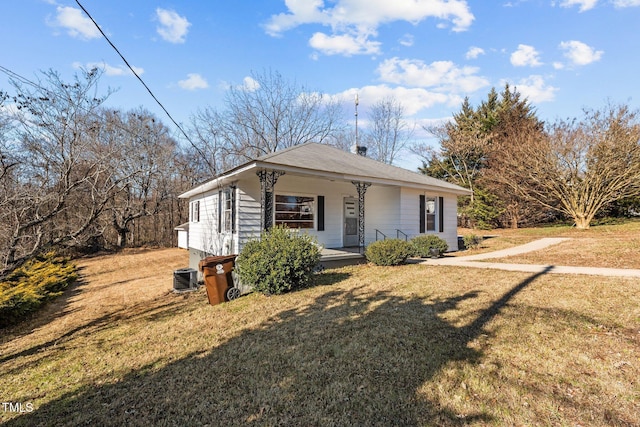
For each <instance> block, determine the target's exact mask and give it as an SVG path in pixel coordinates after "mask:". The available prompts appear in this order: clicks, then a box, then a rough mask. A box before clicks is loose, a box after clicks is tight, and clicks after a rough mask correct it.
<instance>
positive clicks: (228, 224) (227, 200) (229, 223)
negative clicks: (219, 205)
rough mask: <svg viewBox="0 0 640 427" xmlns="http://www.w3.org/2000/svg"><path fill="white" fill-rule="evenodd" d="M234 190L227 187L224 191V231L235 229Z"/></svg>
mask: <svg viewBox="0 0 640 427" xmlns="http://www.w3.org/2000/svg"><path fill="white" fill-rule="evenodd" d="M233 201H234V200H233V191H232V190H231V189H227V190H225V191H224V207H223V218H224V219H223V222H224V231H226V232H230V231H233V229H234V228H235V227H234V224H233V220H234V219H235V218H234V215H233V204H234V203H233Z"/></svg>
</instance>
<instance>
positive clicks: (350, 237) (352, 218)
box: [343, 197, 360, 248]
mask: <svg viewBox="0 0 640 427" xmlns="http://www.w3.org/2000/svg"><path fill="white" fill-rule="evenodd" d="M359 228H360V227H358V199H354V198H353V197H345V198H344V238H343V246H344V247H345V248H348V247H352V246H358V245H359V244H360V234H359V232H358V230H359Z"/></svg>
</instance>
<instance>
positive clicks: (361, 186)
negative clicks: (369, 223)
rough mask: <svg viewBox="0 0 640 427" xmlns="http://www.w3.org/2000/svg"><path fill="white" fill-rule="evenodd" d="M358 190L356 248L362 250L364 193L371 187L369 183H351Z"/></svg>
mask: <svg viewBox="0 0 640 427" xmlns="http://www.w3.org/2000/svg"><path fill="white" fill-rule="evenodd" d="M351 183H352V184H353V185H355V186H356V190H358V240H359V241H358V247H359V248H360V252H362V251H363V250H364V193H365V192H366V191H367V188H369V186H371V183H370V182H360V181H351Z"/></svg>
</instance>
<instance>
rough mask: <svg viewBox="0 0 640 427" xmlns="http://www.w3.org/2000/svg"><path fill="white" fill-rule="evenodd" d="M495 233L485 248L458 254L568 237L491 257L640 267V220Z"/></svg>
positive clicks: (526, 262)
mask: <svg viewBox="0 0 640 427" xmlns="http://www.w3.org/2000/svg"><path fill="white" fill-rule="evenodd" d="M465 231H468V230H465ZM494 233H495V235H496V236H497V237H492V238H488V239H486V240H484V241H483V242H482V248H481V249H478V250H475V251H460V252H459V253H457V254H456V255H457V256H465V255H473V254H476V253H482V252H490V251H495V250H500V249H506V248H509V247H513V246H518V245H521V244H525V243H528V242H531V241H533V240H536V239H539V238H543V237H568V238H570V239H571V240H568V241H566V242H563V243H560V244H558V245H554V246H551V247H548V248H546V249H545V250H543V251H537V252H530V253H527V254H522V255H518V256H513V257H507V258H501V259H491V262H508V263H515V264H543V265H568V266H578V267H609V268H635V269H640V221H639V220H627V221H624V222H620V223H616V224H604V225H595V226H593V227H591V228H590V229H588V230H578V229H576V228H573V227H568V226H554V227H536V228H524V229H518V230H496V231H495V232H494ZM476 234H479V233H476Z"/></svg>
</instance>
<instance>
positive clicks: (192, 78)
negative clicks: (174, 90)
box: [178, 73, 209, 90]
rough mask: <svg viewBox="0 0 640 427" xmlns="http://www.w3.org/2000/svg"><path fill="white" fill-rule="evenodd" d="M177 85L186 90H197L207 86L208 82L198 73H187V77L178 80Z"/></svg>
mask: <svg viewBox="0 0 640 427" xmlns="http://www.w3.org/2000/svg"><path fill="white" fill-rule="evenodd" d="M178 86H180V87H181V88H182V89H186V90H198V89H206V88H208V87H209V83H207V81H206V80H205V79H204V77H202V76H201V75H200V74H195V73H189V74H187V79H185V80H180V81H179V82H178Z"/></svg>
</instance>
